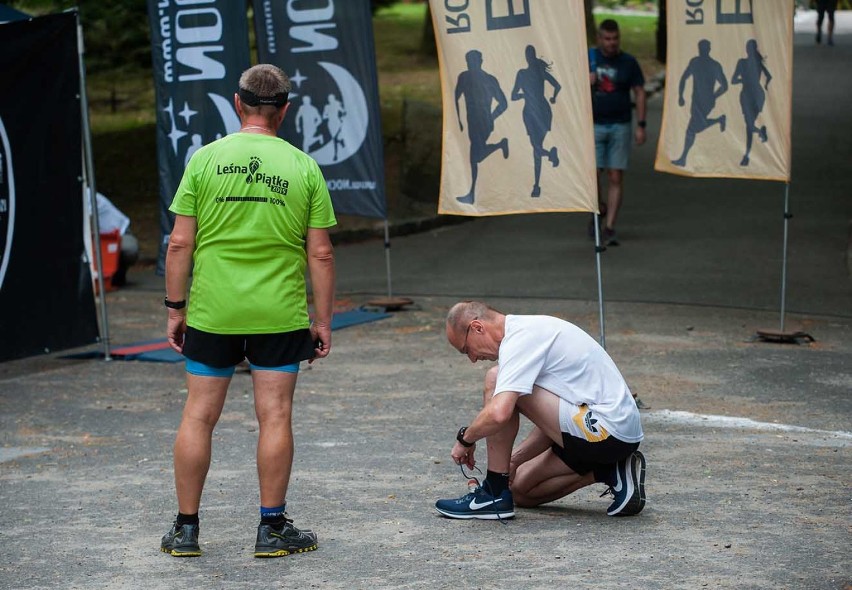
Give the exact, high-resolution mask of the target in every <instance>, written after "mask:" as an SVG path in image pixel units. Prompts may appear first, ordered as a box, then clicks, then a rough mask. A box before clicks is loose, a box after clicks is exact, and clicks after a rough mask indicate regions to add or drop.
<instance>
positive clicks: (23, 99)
mask: <svg viewBox="0 0 852 590" xmlns="http://www.w3.org/2000/svg"><path fill="white" fill-rule="evenodd" d="M0 80H2V84H0V90H2V91H0V256H2V258H0V361H3V360H10V359H15V358H21V357H25V356H30V355H34V354H39V353H47V352H52V351H55V350H60V349H64V348H71V347H74V346H81V345H84V344H90V343H93V342H96V341H97V337H98V328H97V316H96V312H95V301H94V296H93V294H92V277H91V273H90V270H89V264H88V262H86V258H85V248H84V242H83V187H82V176H83V166H82V162H83V160H82V148H81V139H82V138H81V123H80V119H81V117H80V98H79V93H80V70H79V63H78V57H77V14H76V13H64V14H57V15H53V16H45V17H40V18H35V19H32V20H28V21H20V22H14V23H8V24H4V25H0Z"/></svg>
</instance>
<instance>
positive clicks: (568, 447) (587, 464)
mask: <svg viewBox="0 0 852 590" xmlns="http://www.w3.org/2000/svg"><path fill="white" fill-rule="evenodd" d="M562 445H563V446H561V447H560V446H559V445H557V444H555V443H554V444H553V445H552V446H551V447H550V448H551V449H552V450H553V452H554V454H555V455H556V456H557V457H559V458H560V459H562V462H563V463H565V464H566V465H567V466H568V467H570V468H571V469H572V470H573V471H575V472H576V473H579V474H580V475H585V474H586V473H588V472H589V471H594V473H595V481H600V482H604V483H610V482H609V479H610V474H611V473H612V469H613V465H615V463H616V462H618V461H620V460H622V459H625V458H627V457H629V456H630V454H631V453H632V452H633V451H635V450H636V449H638V448H639V443H638V442H636V443H628V442H624V441H623V440H618V439H617V438H615V437H614V436H609V437H607V438H605V439H604V440H602V441H598V442H589V441H587V440H586V439H584V438H578V437H576V436H572V435H570V434H568V433H567V432H563V433H562Z"/></svg>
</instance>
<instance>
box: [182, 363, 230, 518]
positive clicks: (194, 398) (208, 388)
mask: <svg viewBox="0 0 852 590" xmlns="http://www.w3.org/2000/svg"><path fill="white" fill-rule="evenodd" d="M230 382H231V378H230V377H202V376H199V375H192V374H190V373H187V376H186V383H187V389H188V394H187V398H186V404H185V405H184V408H183V418H182V419H181V423H180V427H179V428H178V432H177V436H176V437H175V447H174V461H175V490H176V492H177V497H178V510H179V511H180V512H181V513H183V514H196V513H197V512H198V507H199V505H200V503H201V492H202V490H203V489H204V481H205V479H206V478H207V471H208V470H209V469H210V455H211V453H212V436H213V428H214V427H215V426H216V422H217V421H218V420H219V416H220V415H221V413H222V407H223V406H224V405H225V395H226V394H227V392H228V385H229V384H230Z"/></svg>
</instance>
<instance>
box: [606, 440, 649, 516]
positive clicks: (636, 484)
mask: <svg viewBox="0 0 852 590" xmlns="http://www.w3.org/2000/svg"><path fill="white" fill-rule="evenodd" d="M607 494H611V495H612V496H613V498H614V500H613V502H612V504H610V505H609V508H607V511H606V513H607V514H608V515H609V516H634V515H636V514H639V513H640V512H642V509H643V508H644V507H645V456H644V455H643V454H642V453H640V452H639V451H635V452H634V453H632V454H631V455H630V456H629V457H627V458H626V459H622V460H621V461H619V462H618V463H616V464H615V485H612V486H610V487H609V488H607V490H606V491H605V492H604V493H603V494H601V496H605V495H607Z"/></svg>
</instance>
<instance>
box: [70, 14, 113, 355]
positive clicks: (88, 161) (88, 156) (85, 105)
mask: <svg viewBox="0 0 852 590" xmlns="http://www.w3.org/2000/svg"><path fill="white" fill-rule="evenodd" d="M76 16H77V57H78V60H79V66H80V119H81V122H82V126H83V129H82V131H83V158H84V160H85V168H84V171H83V182H84V185H85V186H86V187H87V189H88V190H87V193H88V198H89V205H90V210H91V212H92V228H93V233H94V236H93V239H92V250H94V255H95V264H96V266H97V269H98V301H99V305H100V310H101V344H102V345H103V347H104V360H106V361H111V360H112V357H111V356H110V347H109V321H108V319H107V308H106V291H105V289H104V265H103V260H102V258H101V230H100V223H99V221H98V192H97V186H96V184H95V166H94V163H93V161H92V128H91V126H90V124H89V99H88V96H87V95H86V65H85V63H84V61H83V57H84V55H85V53H86V52H85V49H84V47H83V26H82V25H81V24H80V13H79V12H77V13H76Z"/></svg>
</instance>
